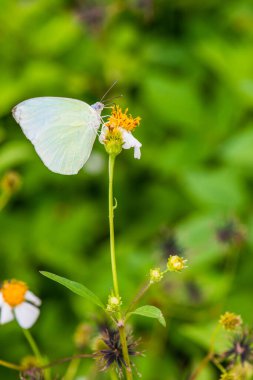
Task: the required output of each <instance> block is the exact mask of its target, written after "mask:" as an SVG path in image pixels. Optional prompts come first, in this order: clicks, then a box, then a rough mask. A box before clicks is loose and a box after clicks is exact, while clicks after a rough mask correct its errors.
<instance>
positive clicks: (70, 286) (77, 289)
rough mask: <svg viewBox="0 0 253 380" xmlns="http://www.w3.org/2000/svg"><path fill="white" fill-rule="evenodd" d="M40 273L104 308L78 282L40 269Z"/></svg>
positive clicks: (92, 294) (100, 302)
mask: <svg viewBox="0 0 253 380" xmlns="http://www.w3.org/2000/svg"><path fill="white" fill-rule="evenodd" d="M40 273H41V274H42V275H43V276H45V277H48V278H50V280H53V281H55V282H58V283H59V284H61V285H63V286H65V287H66V288H68V289H69V290H71V291H72V292H73V293H76V294H78V295H79V296H81V297H83V298H86V299H87V300H89V301H91V302H93V303H94V304H95V305H97V306H99V307H101V308H102V309H104V308H105V306H104V305H103V303H102V301H101V300H100V299H99V298H98V297H97V296H96V295H95V294H94V293H93V292H91V291H90V290H89V289H88V288H86V286H84V285H82V284H80V283H79V282H75V281H71V280H68V279H67V278H64V277H61V276H57V275H56V274H53V273H50V272H44V271H40Z"/></svg>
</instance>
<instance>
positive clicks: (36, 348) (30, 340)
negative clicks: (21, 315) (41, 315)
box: [22, 329, 51, 380]
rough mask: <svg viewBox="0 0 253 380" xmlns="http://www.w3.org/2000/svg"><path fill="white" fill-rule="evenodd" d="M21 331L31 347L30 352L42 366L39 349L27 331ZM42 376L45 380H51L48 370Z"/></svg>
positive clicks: (42, 359)
mask: <svg viewBox="0 0 253 380" xmlns="http://www.w3.org/2000/svg"><path fill="white" fill-rule="evenodd" d="M22 331H23V333H24V335H25V337H26V340H27V341H28V343H29V345H30V347H31V350H32V352H33V354H34V356H35V357H36V358H37V360H38V362H39V363H40V365H43V364H44V363H45V359H44V358H43V357H42V355H41V352H40V350H39V347H38V346H37V343H36V342H35V340H34V339H33V336H32V334H31V333H30V331H29V330H27V329H22ZM44 375H45V379H46V380H50V379H51V376H50V372H49V370H48V369H46V370H45V373H44Z"/></svg>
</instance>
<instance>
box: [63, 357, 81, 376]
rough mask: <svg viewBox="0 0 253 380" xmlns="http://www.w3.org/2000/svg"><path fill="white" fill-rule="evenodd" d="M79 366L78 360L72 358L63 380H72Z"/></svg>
mask: <svg viewBox="0 0 253 380" xmlns="http://www.w3.org/2000/svg"><path fill="white" fill-rule="evenodd" d="M79 365H80V358H74V359H72V360H71V362H70V363H69V366H68V369H67V372H66V374H65V376H64V378H63V379H64V380H73V379H74V378H75V376H76V373H77V371H78V367H79Z"/></svg>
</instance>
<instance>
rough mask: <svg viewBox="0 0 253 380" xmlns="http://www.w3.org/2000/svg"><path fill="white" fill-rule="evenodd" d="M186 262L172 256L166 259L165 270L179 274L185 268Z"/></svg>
mask: <svg viewBox="0 0 253 380" xmlns="http://www.w3.org/2000/svg"><path fill="white" fill-rule="evenodd" d="M186 262H187V260H185V259H184V258H183V257H180V256H177V255H172V256H170V257H169V259H168V262H167V268H168V270H169V271H171V272H181V271H182V270H183V269H185V268H187V267H186V265H185V264H186Z"/></svg>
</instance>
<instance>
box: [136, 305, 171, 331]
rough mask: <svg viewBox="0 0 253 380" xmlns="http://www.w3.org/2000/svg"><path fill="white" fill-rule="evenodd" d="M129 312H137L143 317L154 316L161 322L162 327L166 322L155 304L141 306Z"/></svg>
mask: <svg viewBox="0 0 253 380" xmlns="http://www.w3.org/2000/svg"><path fill="white" fill-rule="evenodd" d="M129 314H137V315H142V316H143V317H148V318H155V319H157V320H158V321H159V322H160V323H161V325H162V326H163V327H166V322H165V319H164V316H163V314H162V312H161V310H160V309H158V308H157V307H155V306H151V305H145V306H141V307H138V308H137V309H135V310H134V311H132V312H131V313H129Z"/></svg>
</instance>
